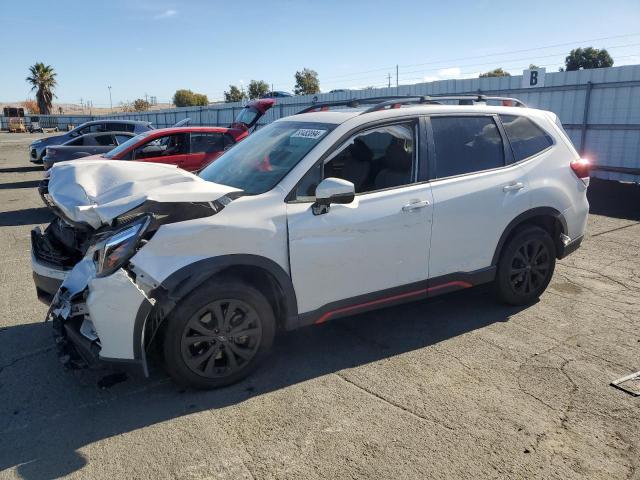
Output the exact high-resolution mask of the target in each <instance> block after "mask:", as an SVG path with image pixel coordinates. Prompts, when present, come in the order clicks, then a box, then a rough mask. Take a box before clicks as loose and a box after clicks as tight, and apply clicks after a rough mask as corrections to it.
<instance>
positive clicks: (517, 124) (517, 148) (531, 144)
mask: <svg viewBox="0 0 640 480" xmlns="http://www.w3.org/2000/svg"><path fill="white" fill-rule="evenodd" d="M500 120H501V121H502V125H503V127H504V130H505V132H506V134H507V137H508V138H509V143H511V149H512V150H513V155H514V157H515V161H516V162H519V161H520V160H524V159H525V158H529V157H531V156H533V155H536V154H537V153H540V152H541V151H543V150H545V149H547V148H549V147H550V146H551V145H553V138H551V136H550V135H549V134H548V133H547V132H545V131H544V130H542V129H541V128H540V127H538V126H537V125H536V124H535V123H533V122H532V121H531V120H529V119H528V118H527V117H522V116H519V115H500Z"/></svg>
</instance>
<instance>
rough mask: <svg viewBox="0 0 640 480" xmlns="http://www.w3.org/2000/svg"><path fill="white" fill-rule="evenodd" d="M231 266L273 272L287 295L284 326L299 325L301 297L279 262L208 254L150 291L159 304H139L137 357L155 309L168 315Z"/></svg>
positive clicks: (136, 339) (141, 352) (134, 338)
mask: <svg viewBox="0 0 640 480" xmlns="http://www.w3.org/2000/svg"><path fill="white" fill-rule="evenodd" d="M230 267H254V268H259V269H261V270H264V271H265V272H267V273H269V274H271V275H272V276H273V277H274V278H275V280H276V282H277V283H278V286H279V287H280V289H281V290H282V292H283V296H284V307H285V312H284V328H285V329H286V330H293V329H295V328H297V327H298V326H299V319H298V301H297V298H296V293H295V290H294V288H293V283H292V281H291V277H290V276H289V274H288V273H287V272H285V271H284V269H283V268H282V267H281V266H280V265H278V264H277V263H276V262H274V261H273V260H270V259H268V258H266V257H262V256H259V255H249V254H234V255H222V256H219V257H212V258H205V259H203V260H198V261H197V262H194V263H190V264H189V265H186V266H184V267H182V268H181V269H179V270H177V271H176V272H174V273H172V274H171V275H170V276H169V277H167V278H166V279H165V280H164V281H163V282H162V283H161V286H160V287H158V288H156V289H154V290H153V291H152V292H151V293H150V295H149V296H150V297H153V298H155V299H156V305H155V306H154V307H153V309H152V308H151V307H150V306H149V307H147V305H148V302H143V305H141V306H140V308H139V310H138V312H137V314H136V319H135V324H134V333H133V341H134V345H133V347H134V357H135V358H136V359H137V360H140V359H142V358H143V350H142V335H143V331H144V328H145V323H146V320H147V318H148V317H149V315H150V314H151V313H152V310H156V311H158V312H160V313H161V314H162V316H163V318H164V317H166V316H167V315H168V314H169V313H170V312H171V310H173V308H174V307H175V305H176V304H177V303H178V302H179V301H180V300H181V299H182V298H184V297H185V296H187V295H188V294H189V293H190V292H192V291H193V290H194V289H195V288H196V287H198V286H200V285H202V284H203V283H204V282H206V281H207V280H209V279H210V278H211V277H213V276H214V275H215V274H216V273H218V272H220V271H222V270H225V269H227V268H230ZM147 308H148V309H147Z"/></svg>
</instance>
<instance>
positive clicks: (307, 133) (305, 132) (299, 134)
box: [291, 128, 327, 140]
mask: <svg viewBox="0 0 640 480" xmlns="http://www.w3.org/2000/svg"><path fill="white" fill-rule="evenodd" d="M326 132H327V131H326V130H318V129H315V128H301V129H299V130H298V131H296V132H294V133H293V135H291V138H309V139H311V140H315V139H317V138H320V137H321V136H322V135H324V134H325V133H326Z"/></svg>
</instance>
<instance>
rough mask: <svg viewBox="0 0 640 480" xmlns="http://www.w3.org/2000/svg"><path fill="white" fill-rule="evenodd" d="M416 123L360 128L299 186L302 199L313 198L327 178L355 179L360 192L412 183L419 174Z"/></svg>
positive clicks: (355, 186) (299, 198) (297, 195)
mask: <svg viewBox="0 0 640 480" xmlns="http://www.w3.org/2000/svg"><path fill="white" fill-rule="evenodd" d="M415 128H416V127H415V124H414V123H413V122H407V123H399V124H394V125H385V126H381V127H376V128H373V129H369V130H365V131H363V132H360V133H358V134H356V135H354V136H353V137H351V138H350V139H349V140H347V141H346V142H345V143H344V144H342V145H341V146H340V147H339V148H338V149H337V150H336V151H335V152H334V153H333V154H332V155H331V156H330V157H329V158H328V159H327V160H326V161H325V163H324V166H323V167H321V165H320V164H318V165H315V166H313V167H312V168H311V170H310V171H309V172H308V173H307V174H306V175H305V176H304V177H303V178H302V180H301V181H300V183H299V184H298V187H297V188H296V199H297V200H298V201H312V200H313V198H314V196H315V189H316V187H317V186H318V184H319V183H320V181H321V180H322V179H324V178H330V177H333V178H342V179H344V180H348V181H349V182H351V183H353V185H354V188H355V192H356V194H364V193H369V192H375V191H378V190H384V189H387V188H394V187H400V186H403V185H410V184H411V183H414V182H415V178H416V173H417V172H416V168H415V165H416V161H415V160H416V155H415V151H416V148H415V138H416V136H415Z"/></svg>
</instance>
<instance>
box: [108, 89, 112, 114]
mask: <svg viewBox="0 0 640 480" xmlns="http://www.w3.org/2000/svg"><path fill="white" fill-rule="evenodd" d="M107 88H108V89H109V106H110V108H111V113H113V101H112V100H111V85H109V86H108V87H107Z"/></svg>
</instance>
